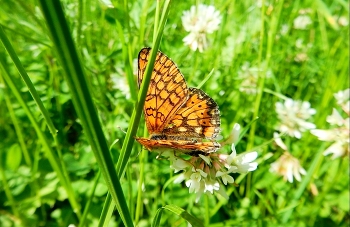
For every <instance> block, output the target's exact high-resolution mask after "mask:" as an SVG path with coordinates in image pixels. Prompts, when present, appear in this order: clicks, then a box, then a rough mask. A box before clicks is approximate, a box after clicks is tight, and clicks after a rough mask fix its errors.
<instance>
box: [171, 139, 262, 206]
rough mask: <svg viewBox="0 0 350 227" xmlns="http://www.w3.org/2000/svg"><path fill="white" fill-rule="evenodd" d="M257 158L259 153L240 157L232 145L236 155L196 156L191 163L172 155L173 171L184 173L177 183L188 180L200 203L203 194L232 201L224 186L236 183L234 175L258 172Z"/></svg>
mask: <svg viewBox="0 0 350 227" xmlns="http://www.w3.org/2000/svg"><path fill="white" fill-rule="evenodd" d="M256 158H257V152H255V151H254V152H249V153H246V154H240V155H237V153H236V149H235V146H234V145H233V144H232V153H231V154H230V155H227V154H218V153H215V152H213V153H209V154H207V155H199V156H192V157H191V158H190V159H189V160H185V159H182V158H181V157H177V156H171V157H170V158H169V160H170V161H171V162H172V164H171V168H173V169H174V170H175V172H179V171H181V170H182V171H183V172H182V173H181V174H179V176H178V177H177V178H176V180H175V181H174V182H176V183H180V182H182V181H185V184H186V186H187V187H188V188H189V192H190V193H196V195H197V196H196V201H198V200H199V198H200V196H201V195H202V194H203V193H210V194H213V193H217V194H220V195H221V196H223V197H224V198H228V196H227V195H226V193H225V190H223V189H222V188H221V186H222V185H227V184H232V183H234V178H233V177H232V176H231V175H230V174H231V173H247V172H249V171H254V170H255V169H256V168H257V166H258V164H257V163H256V162H253V161H254V160H255V159H256Z"/></svg>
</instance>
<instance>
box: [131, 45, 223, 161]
mask: <svg viewBox="0 0 350 227" xmlns="http://www.w3.org/2000/svg"><path fill="white" fill-rule="evenodd" d="M150 51H151V48H143V49H142V50H141V51H140V53H139V56H138V85H139V87H140V86H141V82H142V79H143V76H144V73H145V70H146V66H147V63H148V61H149V58H150ZM143 110H144V115H145V121H146V126H147V129H148V132H149V134H150V138H149V139H147V138H136V141H138V142H139V143H140V144H142V145H143V146H144V147H145V148H146V149H148V150H150V151H153V150H167V149H172V150H174V151H179V152H181V153H184V154H188V155H192V156H198V155H199V154H202V155H208V154H209V153H212V152H216V151H217V150H218V149H219V148H220V144H219V143H218V142H216V141H214V140H215V138H216V137H217V135H218V134H219V132H220V111H219V107H218V105H217V104H216V103H215V101H214V100H213V99H212V98H210V97H209V96H208V95H207V94H206V93H205V92H204V91H202V90H200V89H197V88H188V87H187V84H186V81H185V78H184V76H183V75H182V73H181V72H180V70H179V68H178V67H177V66H176V64H175V63H174V62H173V61H172V60H171V59H170V58H169V57H168V56H166V55H165V54H163V53H162V52H160V51H158V52H157V56H156V60H155V63H154V68H153V71H152V76H151V81H150V84H149V87H148V91H147V95H146V100H145V104H144V108H143ZM203 140H205V141H203Z"/></svg>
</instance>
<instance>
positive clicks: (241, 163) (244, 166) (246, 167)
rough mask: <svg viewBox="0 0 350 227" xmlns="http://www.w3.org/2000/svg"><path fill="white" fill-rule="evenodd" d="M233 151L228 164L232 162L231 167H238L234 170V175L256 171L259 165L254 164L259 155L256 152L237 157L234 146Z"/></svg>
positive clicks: (233, 146)
mask: <svg viewBox="0 0 350 227" xmlns="http://www.w3.org/2000/svg"><path fill="white" fill-rule="evenodd" d="M231 149H232V153H231V154H230V156H229V157H230V159H229V160H228V162H230V165H231V166H235V167H236V169H235V170H233V172H234V173H247V172H251V171H254V170H256V168H257V167H258V163H257V162H253V161H254V160H255V159H256V158H257V157H258V153H257V152H256V151H253V152H248V153H245V154H239V155H237V156H236V148H235V145H234V144H232V146H231Z"/></svg>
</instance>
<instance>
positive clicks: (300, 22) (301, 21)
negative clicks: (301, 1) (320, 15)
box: [293, 15, 312, 30]
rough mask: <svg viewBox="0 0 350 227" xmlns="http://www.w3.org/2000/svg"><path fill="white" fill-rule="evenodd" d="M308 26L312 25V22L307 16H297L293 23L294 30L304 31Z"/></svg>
mask: <svg viewBox="0 0 350 227" xmlns="http://www.w3.org/2000/svg"><path fill="white" fill-rule="evenodd" d="M310 24H312V21H311V18H310V17H309V16H308V15H299V16H298V17H297V18H295V19H294V21H293V26H294V28H295V29H300V30H305V29H306V28H307V27H308V26H309V25H310Z"/></svg>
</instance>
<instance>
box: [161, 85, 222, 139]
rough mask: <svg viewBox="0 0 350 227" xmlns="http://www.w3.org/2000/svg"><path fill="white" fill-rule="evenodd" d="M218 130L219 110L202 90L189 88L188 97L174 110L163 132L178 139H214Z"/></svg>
mask: <svg viewBox="0 0 350 227" xmlns="http://www.w3.org/2000/svg"><path fill="white" fill-rule="evenodd" d="M219 132H220V111H219V107H218V105H217V104H216V103H215V101H214V100H213V99H212V98H210V97H209V96H208V95H207V94H206V93H205V92H204V91H202V90H200V89H197V88H189V98H188V99H187V101H186V103H185V104H184V105H183V106H182V107H181V108H180V109H179V110H178V111H177V112H176V114H175V116H174V117H173V118H172V119H171V121H170V122H169V124H168V125H167V127H166V128H165V129H164V134H166V135H168V137H169V138H170V137H177V138H180V139H186V138H187V139H188V138H205V139H215V137H216V136H217V135H218V134H219Z"/></svg>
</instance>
